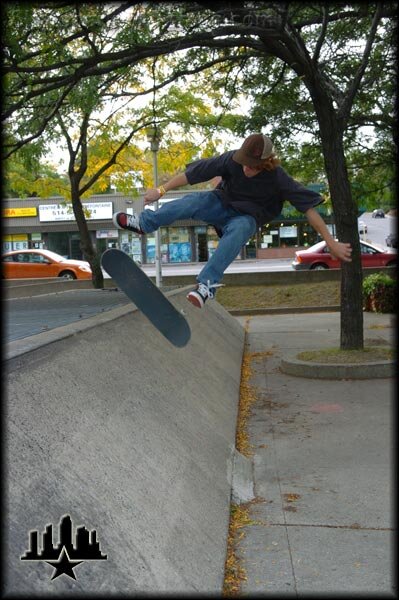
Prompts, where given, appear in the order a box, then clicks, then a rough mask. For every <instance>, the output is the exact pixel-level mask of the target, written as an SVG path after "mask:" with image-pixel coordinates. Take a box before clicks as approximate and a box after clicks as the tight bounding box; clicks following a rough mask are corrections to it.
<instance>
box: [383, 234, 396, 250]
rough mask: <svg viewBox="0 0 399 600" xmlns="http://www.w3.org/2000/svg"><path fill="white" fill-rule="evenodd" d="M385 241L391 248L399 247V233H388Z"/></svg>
mask: <svg viewBox="0 0 399 600" xmlns="http://www.w3.org/2000/svg"><path fill="white" fill-rule="evenodd" d="M385 243H386V245H387V246H389V247H390V248H397V247H398V235H397V234H396V233H390V234H388V235H387V237H386V238H385Z"/></svg>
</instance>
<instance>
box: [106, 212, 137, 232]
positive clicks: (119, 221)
mask: <svg viewBox="0 0 399 600" xmlns="http://www.w3.org/2000/svg"><path fill="white" fill-rule="evenodd" d="M112 222H113V224H114V225H115V227H118V229H128V230H129V231H134V233H140V234H142V233H144V231H142V230H141V228H140V219H139V215H136V214H133V215H128V214H127V213H124V212H117V213H114V214H113V215H112Z"/></svg>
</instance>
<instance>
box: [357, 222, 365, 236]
mask: <svg viewBox="0 0 399 600" xmlns="http://www.w3.org/2000/svg"><path fill="white" fill-rule="evenodd" d="M358 228H359V233H367V223H366V222H365V221H358Z"/></svg>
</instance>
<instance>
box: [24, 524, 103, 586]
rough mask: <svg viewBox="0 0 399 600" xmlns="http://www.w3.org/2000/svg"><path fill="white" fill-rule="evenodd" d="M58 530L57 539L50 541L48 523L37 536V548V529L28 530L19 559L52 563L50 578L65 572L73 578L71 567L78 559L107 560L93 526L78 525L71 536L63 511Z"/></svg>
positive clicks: (71, 530) (72, 567) (49, 525)
mask: <svg viewBox="0 0 399 600" xmlns="http://www.w3.org/2000/svg"><path fill="white" fill-rule="evenodd" d="M59 533H60V534H59V543H58V544H54V540H53V525H52V524H51V523H48V524H47V525H46V528H45V531H44V532H43V534H42V536H41V541H42V544H41V548H40V535H39V534H40V532H39V531H37V530H32V531H31V532H30V544H29V550H27V551H26V552H25V554H24V555H23V556H21V560H28V561H44V562H46V563H47V564H48V565H50V566H51V567H54V569H55V570H54V571H53V574H52V577H51V580H53V579H57V577H59V576H60V575H67V577H70V578H71V579H75V580H76V575H75V572H74V569H75V567H77V566H78V565H80V564H82V562H84V561H86V560H88V561H93V560H107V555H106V554H103V553H102V552H101V549H100V542H99V541H98V539H97V531H96V530H95V529H93V530H92V531H89V530H88V529H86V527H84V526H80V527H78V528H77V530H76V535H75V536H74V535H73V533H74V531H73V524H72V519H71V517H70V516H69V515H64V516H63V517H62V519H61V521H60V527H59Z"/></svg>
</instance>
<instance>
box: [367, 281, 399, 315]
mask: <svg viewBox="0 0 399 600" xmlns="http://www.w3.org/2000/svg"><path fill="white" fill-rule="evenodd" d="M362 289H363V304H364V309H365V310H366V311H371V312H381V313H395V312H396V305H397V295H396V281H395V279H393V278H392V277H391V276H390V275H387V274H386V273H382V272H381V273H373V274H372V275H368V276H367V277H365V278H364V279H363V288H362Z"/></svg>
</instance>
